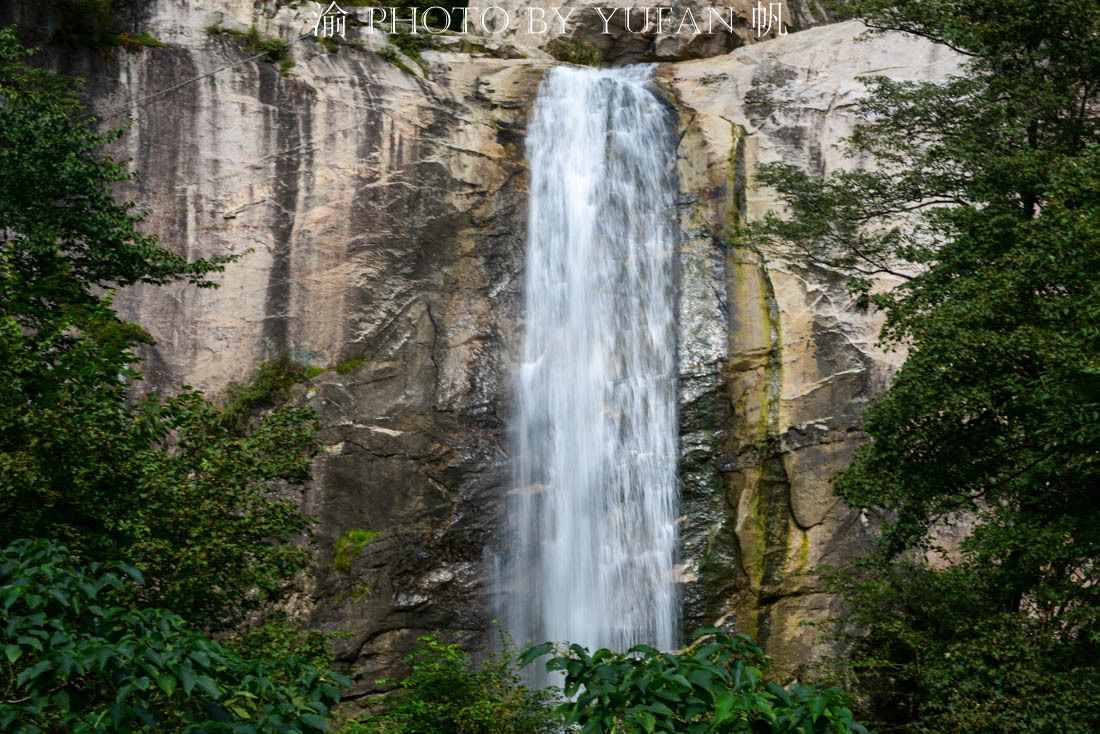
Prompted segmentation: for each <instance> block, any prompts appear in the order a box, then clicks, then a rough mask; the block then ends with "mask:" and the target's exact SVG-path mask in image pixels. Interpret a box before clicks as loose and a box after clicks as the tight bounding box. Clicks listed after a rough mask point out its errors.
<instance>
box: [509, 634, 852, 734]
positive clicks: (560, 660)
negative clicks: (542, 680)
mask: <svg viewBox="0 0 1100 734" xmlns="http://www.w3.org/2000/svg"><path fill="white" fill-rule="evenodd" d="M551 650H552V645H551V644H550V643H546V644H544V645H541V646H538V647H534V648H530V649H529V650H527V651H525V652H524V654H523V655H522V656H521V658H520V662H521V663H528V662H530V661H532V660H534V659H536V658H538V657H540V656H542V655H544V654H546V653H548V652H550V651H551ZM546 669H547V670H548V671H562V672H563V673H564V675H565V688H564V694H565V697H566V699H567V700H566V701H565V702H564V703H562V704H561V706H560V707H559V711H560V713H561V715H562V718H563V719H564V721H565V723H566V725H568V726H573V727H577V728H578V729H579V731H581V732H583V733H584V734H601V733H607V734H611V733H615V734H642V733H643V732H645V733H646V734H652V733H653V732H662V733H664V734H710V733H714V734H717V733H720V732H728V733H733V732H746V733H747V732H776V733H779V732H790V733H791V734H795V733H798V734H802V733H803V732H805V733H808V734H814V733H815V732H821V733H822V734H824V733H826V732H829V733H836V734H842V733H845V732H853V733H860V732H862V733H864V734H865V733H866V729H865V728H864V727H863V726H862V725H861V724H859V723H858V722H856V721H855V720H854V718H853V716H852V712H851V711H850V710H849V709H848V707H847V701H846V697H845V696H844V694H843V693H842V692H841V691H840V690H838V689H835V688H826V689H819V688H815V687H812V686H806V685H802V684H794V685H792V686H790V687H788V688H784V687H782V686H780V685H778V684H776V683H770V682H765V679H764V676H765V674H766V671H767V660H766V659H765V657H764V653H763V652H762V651H761V650H760V648H759V647H757V646H756V644H754V643H753V642H752V640H750V639H749V638H747V637H745V636H743V635H730V634H728V633H726V632H724V631H722V630H718V629H704V630H701V631H700V632H699V633H698V635H697V637H696V639H695V642H694V643H692V645H691V646H690V647H688V648H687V649H685V650H684V651H682V652H679V653H665V652H660V651H659V650H655V649H653V648H652V647H648V646H646V645H639V646H636V647H634V648H632V649H631V650H629V651H628V652H626V653H618V652H612V651H610V650H603V649H601V650H597V651H596V652H594V653H591V654H589V652H588V650H586V649H585V648H583V647H581V646H580V645H571V646H569V648H568V650H567V651H565V652H562V653H559V654H557V655H555V656H554V657H551V658H550V659H549V661H548V662H547V663H546Z"/></svg>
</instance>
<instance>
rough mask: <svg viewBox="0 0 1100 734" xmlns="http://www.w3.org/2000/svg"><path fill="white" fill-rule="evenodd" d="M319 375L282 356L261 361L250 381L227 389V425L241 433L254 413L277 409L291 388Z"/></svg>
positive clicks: (223, 411)
mask: <svg viewBox="0 0 1100 734" xmlns="http://www.w3.org/2000/svg"><path fill="white" fill-rule="evenodd" d="M320 372H321V370H320V369H318V368H315V367H307V366H306V365H302V364H298V363H297V362H294V361H293V360H290V359H288V358H285V357H283V358H280V359H273V360H270V361H268V362H264V363H263V364H262V365H260V367H259V369H257V370H256V373H255V374H254V375H252V377H251V378H250V379H249V380H247V381H246V382H241V383H237V382H235V383H233V384H232V385H230V386H229V387H228V388H227V389H226V391H225V404H224V406H223V408H222V414H223V416H224V417H225V422H226V425H228V426H230V427H231V428H234V429H235V430H238V431H241V430H244V429H245V428H246V427H247V425H248V423H249V421H250V420H251V419H252V418H253V417H254V415H255V413H256V412H257V411H259V410H263V409H265V408H274V407H276V406H277V405H278V404H279V403H281V402H283V401H285V400H286V399H287V398H289V397H290V388H292V387H294V386H295V385H297V384H299V383H302V382H305V381H306V380H309V379H310V378H312V377H316V376H317V375H318V374H319V373H320Z"/></svg>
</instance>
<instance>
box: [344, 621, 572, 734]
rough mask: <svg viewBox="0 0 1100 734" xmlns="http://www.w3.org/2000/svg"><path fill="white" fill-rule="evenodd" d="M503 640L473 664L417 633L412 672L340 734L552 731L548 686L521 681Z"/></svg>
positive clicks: (545, 733)
mask: <svg viewBox="0 0 1100 734" xmlns="http://www.w3.org/2000/svg"><path fill="white" fill-rule="evenodd" d="M514 661H515V657H514V655H513V654H512V653H511V652H510V651H509V649H508V646H507V645H505V650H504V652H501V653H499V654H497V655H495V656H493V657H491V658H489V659H488V660H486V661H485V662H484V663H482V664H480V665H477V664H475V663H474V662H473V660H471V658H470V656H469V655H468V654H467V653H465V652H464V651H463V650H462V649H461V648H460V647H458V646H457V645H446V644H443V643H442V642H440V641H439V640H437V639H436V638H435V637H432V636H425V637H422V638H420V641H419V645H418V646H417V647H416V649H415V650H413V652H412V653H411V654H410V655H409V657H408V658H407V662H408V664H409V667H410V668H411V672H410V673H409V675H408V677H406V678H405V679H404V680H403V681H401V684H400V689H399V690H398V691H396V692H395V693H392V694H390V695H389V696H388V697H387V698H386V699H385V701H384V702H383V705H382V709H383V710H382V711H381V712H380V713H377V714H374V715H371V716H367V717H366V718H363V719H360V720H359V721H356V722H351V723H349V724H348V725H347V726H346V727H345V728H344V729H343V730H342V731H341V734H552V733H553V732H556V731H558V727H557V720H556V718H555V716H554V714H553V712H552V709H551V708H550V703H551V702H552V701H553V696H552V694H551V693H550V692H548V691H538V690H531V689H529V688H527V687H526V686H524V685H523V683H522V682H521V679H520V676H519V673H518V672H517V669H516V666H515V662H514Z"/></svg>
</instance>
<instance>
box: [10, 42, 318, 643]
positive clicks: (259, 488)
mask: <svg viewBox="0 0 1100 734" xmlns="http://www.w3.org/2000/svg"><path fill="white" fill-rule="evenodd" d="M27 53H28V52H26V51H25V50H23V49H22V48H20V47H19V45H18V44H17V43H16V41H15V37H14V33H13V32H12V31H10V30H5V31H0V98H2V99H3V100H4V103H3V104H2V105H0V167H2V168H3V170H4V172H5V175H4V176H3V177H0V232H2V233H3V235H2V236H3V239H2V240H0V537H7V538H12V537H17V536H22V535H33V536H37V537H42V538H53V539H57V540H59V541H61V542H63V543H65V544H66V545H68V546H69V548H70V549H71V550H72V551H73V553H75V554H76V555H77V556H78V557H80V558H81V559H82V560H88V561H106V560H121V561H124V562H127V563H130V564H132V565H134V566H136V567H137V568H139V569H140V570H141V572H142V573H143V574H144V575H145V577H146V579H147V581H148V583H146V584H144V585H140V586H134V587H129V588H128V590H127V593H130V594H132V595H133V596H134V599H133V601H134V602H135V603H140V604H147V605H155V606H161V607H165V608H168V609H170V610H171V611H174V612H176V613H179V614H181V615H183V616H184V617H185V618H186V619H187V620H188V621H190V622H192V623H195V624H199V625H201V626H203V627H206V628H210V629H218V628H225V627H231V626H233V625H235V624H236V623H238V622H239V621H240V620H242V619H243V618H244V617H245V616H246V615H247V614H249V613H250V612H253V611H255V610H257V609H260V608H261V607H263V605H264V604H265V603H266V602H268V601H270V600H273V599H277V598H278V597H279V596H280V595H281V594H282V592H283V589H284V585H285V581H286V579H287V578H288V577H289V576H290V575H292V574H293V573H295V572H296V571H298V570H300V569H302V568H304V567H305V565H306V562H307V560H308V559H307V554H306V551H305V550H304V549H303V548H300V547H298V546H296V545H294V544H293V543H292V541H294V540H296V539H298V538H299V537H301V536H302V535H303V533H304V532H305V531H306V530H307V522H306V520H305V518H304V517H302V516H301V514H300V513H299V512H298V510H297V509H296V507H295V505H294V504H293V503H292V502H290V501H288V500H284V499H278V498H276V497H275V496H274V494H273V491H274V489H276V488H277V487H281V486H285V483H287V482H291V483H295V482H301V481H303V480H304V479H305V478H306V477H307V474H308V470H309V465H310V460H311V456H312V454H313V452H314V450H315V440H314V435H315V431H316V425H315V423H316V421H315V419H314V417H313V415H312V413H310V412H309V411H308V410H305V409H302V408H296V407H283V408H278V409H275V410H273V411H271V412H270V413H269V414H268V415H266V416H264V417H263V418H262V419H260V420H257V421H256V422H255V423H254V424H251V425H249V426H247V427H246V426H242V425H241V422H240V421H239V420H238V414H237V413H230V414H229V415H228V416H227V415H225V414H224V413H223V412H222V411H220V410H219V409H218V408H216V407H215V406H213V405H211V404H210V403H208V402H207V401H205V400H204V399H203V397H202V396H201V395H200V394H198V393H196V392H194V391H190V390H184V391H183V392H181V393H180V394H178V395H175V396H171V397H161V396H158V395H156V394H150V395H148V396H146V397H144V398H141V399H135V398H134V397H133V392H132V388H133V384H134V381H135V380H136V379H138V378H139V377H140V374H139V373H138V372H137V370H136V363H137V356H136V350H137V349H138V348H139V347H141V346H144V345H148V344H149V343H150V342H151V340H150V339H149V337H148V335H147V334H146V333H145V332H144V331H143V330H142V329H140V328H139V327H138V326H136V325H134V324H130V323H127V322H125V321H122V320H121V319H119V317H118V315H117V314H116V313H115V312H114V310H113V309H112V307H111V298H112V293H113V291H114V290H115V289H117V288H119V287H123V286H127V285H132V284H135V283H144V284H149V285H160V284H164V283H169V282H173V281H175V282H181V281H182V282H184V283H191V284H193V285H197V286H200V287H209V286H211V285H212V283H211V281H210V280H209V276H210V275H211V274H212V273H215V272H217V271H219V270H220V269H221V268H222V267H223V266H224V264H225V263H226V262H227V258H218V259H213V260H199V261H193V262H188V261H187V260H185V259H184V258H182V257H180V256H178V255H176V254H174V253H172V252H170V251H168V250H166V249H164V248H163V247H161V246H160V245H159V243H158V242H157V241H156V240H155V239H154V238H153V237H151V236H148V235H145V234H142V233H141V232H140V231H139V229H138V225H139V223H140V221H141V215H140V213H139V212H138V211H137V210H136V209H135V207H134V205H133V204H131V203H120V202H118V201H116V199H115V198H114V195H113V193H112V189H113V187H114V186H115V185H116V184H118V183H120V182H123V181H125V180H127V179H128V177H129V176H128V174H127V173H126V171H125V169H124V168H123V167H122V166H121V165H120V164H118V163H116V162H115V161H113V160H111V159H110V158H107V157H105V156H104V155H103V154H102V152H101V150H102V148H103V146H104V145H105V144H106V143H108V142H110V141H111V140H113V139H114V138H113V136H104V135H100V134H98V133H97V132H96V131H95V123H94V120H92V119H91V118H90V117H89V116H88V115H87V113H86V112H85V111H84V109H83V108H82V107H81V105H80V104H79V102H78V101H77V98H76V95H75V92H74V90H73V89H72V87H71V84H70V83H68V82H67V81H66V80H64V79H62V78H60V77H58V76H57V75H54V74H51V73H49V72H47V71H45V70H41V69H36V68H33V67H30V66H28V65H27V64H26V63H25V62H24V59H25V58H26V56H27Z"/></svg>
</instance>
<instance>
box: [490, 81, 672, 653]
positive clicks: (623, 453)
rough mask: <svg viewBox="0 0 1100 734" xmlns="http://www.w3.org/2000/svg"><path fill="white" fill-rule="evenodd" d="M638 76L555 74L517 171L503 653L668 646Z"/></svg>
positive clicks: (659, 217)
mask: <svg viewBox="0 0 1100 734" xmlns="http://www.w3.org/2000/svg"><path fill="white" fill-rule="evenodd" d="M651 74H652V70H651V68H650V67H628V68H622V69H610V70H591V69H579V68H570V67H558V68H555V69H553V70H551V71H550V72H549V73H548V74H547V76H546V78H545V79H544V81H543V82H542V86H541V87H540V90H539V95H538V100H537V102H536V104H535V109H534V112H533V115H532V118H531V121H530V126H529V128H528V134H527V156H528V160H529V163H530V171H531V188H530V194H529V213H528V235H527V260H526V275H525V288H524V298H525V302H524V305H525V311H524V316H525V318H524V329H525V331H524V342H523V353H522V364H521V366H520V370H519V375H518V388H517V392H518V395H517V406H516V416H515V419H514V424H513V452H514V487H513V491H512V493H511V495H510V496H509V502H508V520H509V533H508V536H507V540H506V547H505V550H504V554H505V559H504V564H503V568H502V569H501V570H500V572H499V576H500V578H499V584H500V589H499V593H500V595H501V597H502V600H501V601H502V612H503V618H504V621H505V623H506V624H507V627H508V629H509V631H510V633H511V635H512V637H513V639H514V640H515V641H516V642H517V643H518V644H524V643H527V642H541V641H543V640H554V641H566V640H567V641H570V642H577V643H580V644H582V645H585V646H588V647H590V648H595V647H597V646H599V647H610V648H613V649H626V648H627V647H629V646H631V645H634V644H637V643H643V642H644V643H647V644H650V645H656V646H658V647H661V648H665V649H668V648H672V647H674V646H675V645H676V644H677V630H678V616H679V609H678V600H677V593H676V585H675V581H674V579H673V572H672V569H673V563H674V560H675V554H676V540H677V532H676V513H677V474H676V459H677V423H676V330H675V265H676V258H675V245H676V241H677V236H676V232H677V229H676V224H675V218H674V217H675V191H676V185H675V184H676V182H675V169H674V157H675V136H674V127H673V118H672V114H673V113H672V112H671V111H670V110H669V109H668V108H667V106H666V105H664V104H662V103H661V101H660V100H659V99H658V98H657V97H656V96H655V95H654V94H653V93H652V92H651V91H650V89H649V88H648V80H649V78H650V76H651Z"/></svg>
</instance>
